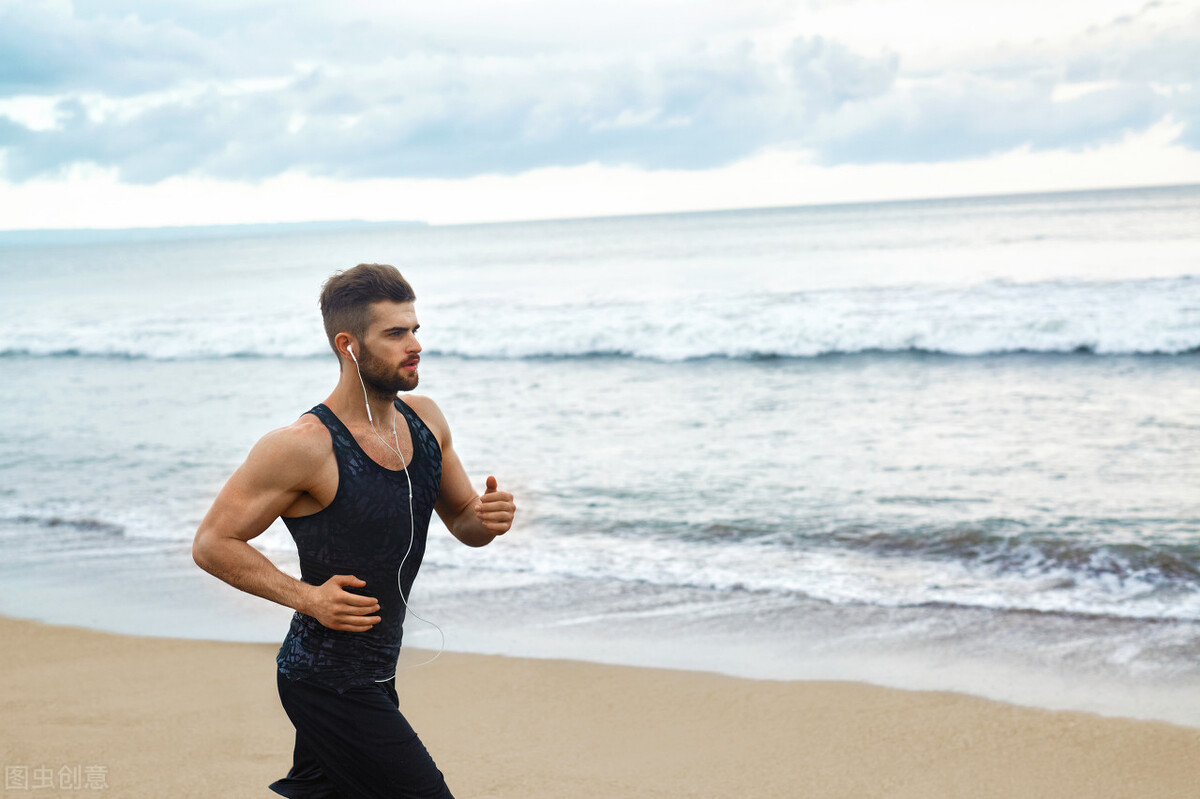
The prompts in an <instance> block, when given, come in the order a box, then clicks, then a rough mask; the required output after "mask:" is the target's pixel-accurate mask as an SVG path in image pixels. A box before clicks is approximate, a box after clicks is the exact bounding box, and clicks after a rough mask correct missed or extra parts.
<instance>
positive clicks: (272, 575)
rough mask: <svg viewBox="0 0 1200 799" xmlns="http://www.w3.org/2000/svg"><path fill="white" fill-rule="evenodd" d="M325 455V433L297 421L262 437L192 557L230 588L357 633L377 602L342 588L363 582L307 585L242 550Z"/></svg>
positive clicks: (199, 534) (337, 578)
mask: <svg viewBox="0 0 1200 799" xmlns="http://www.w3.org/2000/svg"><path fill="white" fill-rule="evenodd" d="M322 435H323V436H324V440H323V441H322V439H321V436H322ZM329 454H330V450H329V434H328V432H326V431H325V430H324V428H323V427H321V426H314V425H311V424H302V423H296V424H294V425H292V426H291V427H285V428H281V429H279V430H274V431H272V432H270V433H268V434H267V435H265V436H263V437H262V439H261V440H260V441H259V442H258V443H257V444H255V445H254V447H253V449H251V450H250V454H249V455H248V456H247V457H246V461H245V463H243V464H242V465H241V466H239V467H238V469H237V471H235V472H234V473H233V476H232V477H230V478H229V481H228V482H227V483H226V484H225V487H224V488H222V489H221V492H220V493H219V494H218V495H217V498H216V500H215V501H214V502H213V505H212V507H211V508H209V511H208V513H207V514H206V515H205V517H204V520H203V521H202V522H201V523H200V528H199V529H198V530H197V531H196V538H195V540H194V541H193V542H192V559H193V560H195V561H196V565H198V566H199V567H200V568H202V569H204V570H205V571H206V572H208V573H209V574H212V575H213V576H214V577H217V578H219V579H221V580H224V581H225V582H227V583H229V584H230V585H232V586H233V587H235V588H239V589H241V590H242V591H246V592H247V593H251V594H254V595H256V596H260V597H263V598H264V599H269V600H271V601H272V602H277V603H279V604H280V605H284V606H285V607H289V608H293V609H294V610H297V611H299V612H301V613H303V614H305V615H308V616H312V617H313V618H315V619H316V620H317V621H319V622H320V623H321V624H323V625H325V626H326V627H329V628H331V629H334V630H348V631H353V632H361V631H364V630H369V629H370V628H371V627H372V626H374V625H375V624H377V623H379V620H380V618H379V617H378V616H367V615H366V614H368V613H374V612H375V611H377V610H378V609H379V604H378V602H376V601H375V599H374V598H372V597H364V596H359V595H357V594H351V593H350V592H348V591H344V590H342V587H343V586H345V585H354V586H359V587H361V586H363V585H366V583H365V582H363V581H362V580H359V579H358V578H356V577H354V576H353V575H334V576H333V577H331V578H330V579H329V580H328V581H327V582H325V583H324V584H323V585H321V586H314V585H309V584H308V583H305V582H302V581H300V580H297V579H296V578H294V577H291V576H289V575H287V574H284V573H283V572H281V571H280V570H279V569H278V568H276V566H275V564H273V563H271V561H270V560H268V559H267V557H266V556H265V555H263V554H262V553H261V552H259V551H258V550H257V549H255V548H254V547H252V546H250V544H249V541H250V539H252V538H255V537H257V536H259V535H261V534H262V532H263V531H264V530H266V529H267V528H268V527H269V526H270V525H271V523H272V522H274V521H275V519H277V518H278V517H279V516H280V514H282V513H283V512H284V511H285V510H286V509H287V508H288V507H289V506H290V505H291V504H292V503H293V502H295V501H296V499H297V498H299V497H300V495H301V494H303V493H304V492H305V490H306V488H307V487H308V486H310V485H311V484H312V481H313V480H314V478H315V476H316V474H317V472H318V470H319V469H320V467H321V464H322V462H323V461H324V460H325V459H326V458H327V457H328V455H329Z"/></svg>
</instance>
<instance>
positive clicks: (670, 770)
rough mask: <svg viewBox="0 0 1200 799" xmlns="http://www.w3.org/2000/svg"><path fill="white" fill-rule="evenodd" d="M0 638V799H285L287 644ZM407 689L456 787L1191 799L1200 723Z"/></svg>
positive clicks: (831, 697) (853, 694)
mask: <svg viewBox="0 0 1200 799" xmlns="http://www.w3.org/2000/svg"><path fill="white" fill-rule="evenodd" d="M0 640H2V641H3V646H2V647H0V675H2V676H3V682H2V684H0V719H3V722H2V725H0V761H2V764H3V765H4V767H5V779H6V787H5V789H4V790H3V792H0V797H4V798H5V799H7V797H10V796H12V797H16V796H22V795H38V796H55V795H58V796H72V795H80V794H86V795H99V796H104V795H108V796H113V797H134V798H135V799H136V798H137V797H155V799H160V798H161V797H167V796H169V797H174V798H178V797H235V798H236V797H271V796H276V794H274V793H272V792H271V791H269V790H268V789H267V787H266V786H267V784H268V783H270V782H271V781H272V780H274V779H276V778H277V777H280V776H283V775H284V774H285V773H286V772H287V769H288V767H289V765H290V762H291V748H292V742H293V732H292V728H291V725H290V724H289V722H288V719H287V716H286V715H284V712H283V709H282V708H281V706H280V704H279V698H278V695H277V694H276V690H275V672H274V669H275V663H274V657H275V651H276V649H277V646H276V645H273V644H241V643H223V642H213V641H194V640H185V639H165V638H143V637H136V636H124V635H114V634H109V633H100V632H94V631H90V630H85V629H80V628H73V627H56V626H49V625H43V624H39V623H37V622H30V621H23V620H14V619H5V618H0ZM398 690H399V692H400V699H401V707H402V709H403V710H404V712H405V715H406V716H407V717H408V719H409V720H410V721H411V722H412V724H413V726H414V727H415V728H416V729H417V730H418V732H420V734H421V737H422V739H423V740H424V742H425V744H426V746H427V747H428V748H429V750H430V752H431V753H432V754H433V756H434V758H435V760H436V761H437V763H438V765H439V767H440V768H441V769H442V771H443V772H444V773H445V774H446V778H447V782H448V783H449V785H450V787H451V789H452V790H453V791H454V793H455V795H456V796H458V797H739V798H740V797H854V798H855V799H863V798H865V797H921V799H930V798H931V797H933V798H936V797H972V798H975V797H1001V796H1002V797H1055V799H1063V798H1064V797H1087V798H1088V799H1100V798H1102V797H1131V798H1132V797H1136V798H1137V799H1146V798H1147V797H1184V796H1187V797H1194V796H1197V795H1200V730H1198V729H1193V728H1188V727H1178V726H1173V725H1170V724H1164V723H1159V722H1146V721H1132V720H1126V719H1113V718H1102V717H1099V716H1093V715H1089V714H1083V713H1069V712H1053V711H1045V710H1037V709H1032V708H1023V707H1017V706H1013V705H1008V704H1004V703H999V702H993V701H989V700H984V699H978V698H975V697H970V696H964V695H959V694H952V693H933V692H911V691H900V690H894V689H888V688H878V687H874V686H869V685H862V684H857V683H839V682H770V681H758V680H743V679H737V678H732V677H724V676H719V675H713V674H704V673H698V672H695V673H694V672H680V671H667V670H656V669H640V668H629V667H620V666H608V665H597V664H589V663H576V662H566V661H553V660H534V659H520V658H505V657H493V656H484V655H469V654H458V653H446V654H443V655H442V656H441V658H439V659H438V660H437V661H436V662H435V663H433V664H432V665H430V666H427V667H423V668H419V669H414V670H411V671H407V672H401V678H400V680H399V685H398ZM76 775H78V776H76ZM22 778H24V780H25V783H24V784H26V785H28V786H29V788H28V789H22V788H19V787H15V786H16V785H19V784H21V780H22ZM34 784H41V785H50V786H52V787H48V788H40V789H34V788H33V785H34ZM78 784H82V785H83V786H84V787H82V788H77V787H72V786H74V785H78ZM88 784H95V785H103V786H104V787H102V788H98V789H88V788H87V787H86V786H87V785H88Z"/></svg>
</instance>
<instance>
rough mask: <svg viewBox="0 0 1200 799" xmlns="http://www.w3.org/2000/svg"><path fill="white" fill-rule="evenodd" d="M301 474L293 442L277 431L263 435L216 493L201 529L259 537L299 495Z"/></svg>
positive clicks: (223, 534)
mask: <svg viewBox="0 0 1200 799" xmlns="http://www.w3.org/2000/svg"><path fill="white" fill-rule="evenodd" d="M281 439H282V440H281ZM305 472H306V458H305V457H304V453H303V452H302V451H301V450H299V449H298V448H297V447H295V446H294V444H293V442H289V441H287V440H286V438H283V437H281V436H280V435H279V434H278V431H276V433H270V434H268V435H267V436H264V437H263V439H262V440H260V441H259V442H258V443H257V444H255V445H254V448H253V449H251V450H250V454H249V455H247V456H246V460H245V462H244V463H243V464H242V465H241V466H239V467H238V468H237V470H236V471H235V472H234V473H233V475H232V476H231V477H230V478H229V480H228V482H226V483H225V486H224V487H223V488H222V489H221V491H220V493H219V494H217V498H216V500H215V501H214V502H213V504H212V507H211V508H210V509H209V511H208V514H207V515H206V516H205V517H204V521H203V522H201V525H200V527H201V530H203V531H206V532H207V533H209V534H213V535H217V536H220V537H223V538H239V539H241V540H243V541H249V540H250V539H252V538H255V537H257V536H259V535H261V534H262V533H263V531H265V530H266V529H267V528H268V527H270V526H271V523H272V522H274V521H275V519H277V518H279V516H280V515H281V514H282V513H283V512H284V511H285V510H287V508H288V507H289V506H290V505H291V504H292V503H294V502H295V501H296V499H297V498H298V497H299V496H300V494H301V493H303V489H302V488H301V485H302V483H303V478H304V476H305Z"/></svg>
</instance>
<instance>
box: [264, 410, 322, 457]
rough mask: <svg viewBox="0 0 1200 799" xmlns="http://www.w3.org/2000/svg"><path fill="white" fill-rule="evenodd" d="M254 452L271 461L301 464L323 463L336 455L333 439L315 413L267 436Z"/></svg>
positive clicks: (306, 415) (302, 417)
mask: <svg viewBox="0 0 1200 799" xmlns="http://www.w3.org/2000/svg"><path fill="white" fill-rule="evenodd" d="M255 449H258V450H262V451H263V452H262V454H263V455H266V456H268V457H270V458H272V459H276V458H279V459H287V460H296V461H300V462H314V461H320V460H322V459H324V458H326V457H328V455H329V454H330V453H331V452H333V439H332V437H331V436H330V434H329V429H328V428H326V427H325V423H324V422H322V421H321V420H320V419H318V418H317V417H316V416H315V415H314V414H311V413H306V414H304V415H302V416H301V417H300V418H298V419H297V420H296V421H294V422H292V423H291V424H290V425H287V426H285V427H278V428H276V429H274V430H272V431H271V432H269V433H267V434H266V435H265V436H263V437H262V438H261V439H259V441H258V444H256V445H255Z"/></svg>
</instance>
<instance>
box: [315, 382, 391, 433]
mask: <svg viewBox="0 0 1200 799" xmlns="http://www.w3.org/2000/svg"><path fill="white" fill-rule="evenodd" d="M350 378H351V380H350V381H347V380H346V375H344V374H343V375H342V379H341V380H339V381H338V384H337V386H336V387H335V388H334V389H333V392H332V393H331V394H330V395H329V397H328V398H327V399H326V400H325V405H326V407H328V408H329V410H331V411H333V412H334V414H336V415H337V417H338V418H339V419H341V420H342V424H344V425H346V426H347V427H359V426H361V427H367V426H368V425H369V424H372V423H373V424H374V425H375V428H376V429H377V430H391V429H392V427H394V426H395V424H396V406H395V405H394V404H393V403H394V402H395V395H392V396H390V397H383V396H379V395H377V394H374V393H372V392H371V391H370V390H368V391H367V392H366V396H367V398H368V400H369V401H370V403H371V415H370V418H369V419H368V417H367V408H366V404H365V403H364V402H363V387H362V386H361V385H360V384H359V382H358V376H357V375H355V374H351V375H350ZM351 382H352V383H353V385H351V384H350V383H351Z"/></svg>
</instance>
